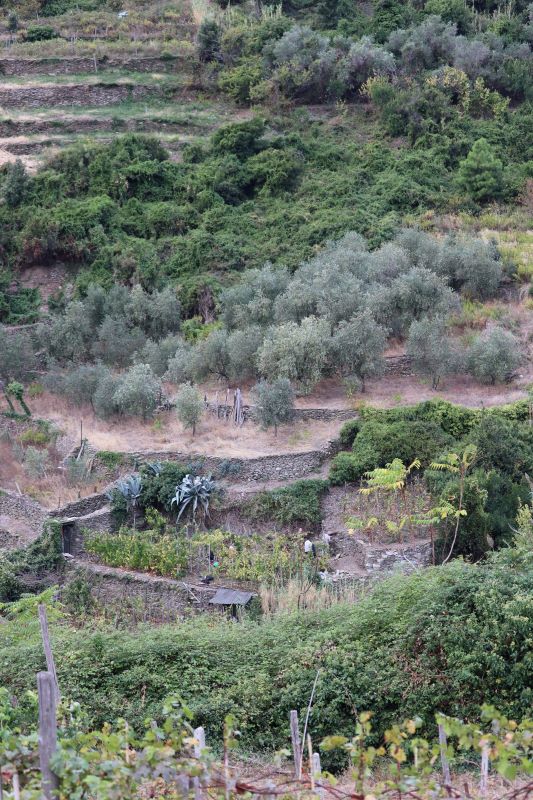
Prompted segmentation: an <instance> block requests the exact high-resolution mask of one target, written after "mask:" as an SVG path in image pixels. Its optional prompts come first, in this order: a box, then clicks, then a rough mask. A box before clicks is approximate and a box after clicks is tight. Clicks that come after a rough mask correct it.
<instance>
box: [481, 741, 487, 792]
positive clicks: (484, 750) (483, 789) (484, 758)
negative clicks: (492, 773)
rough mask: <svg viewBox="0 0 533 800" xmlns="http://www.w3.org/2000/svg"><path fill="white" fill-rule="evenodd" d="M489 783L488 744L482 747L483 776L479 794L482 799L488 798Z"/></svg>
mask: <svg viewBox="0 0 533 800" xmlns="http://www.w3.org/2000/svg"><path fill="white" fill-rule="evenodd" d="M488 783H489V748H488V746H487V745H486V744H484V745H482V747H481V775H480V778H479V793H480V795H481V797H486V796H487V788H488Z"/></svg>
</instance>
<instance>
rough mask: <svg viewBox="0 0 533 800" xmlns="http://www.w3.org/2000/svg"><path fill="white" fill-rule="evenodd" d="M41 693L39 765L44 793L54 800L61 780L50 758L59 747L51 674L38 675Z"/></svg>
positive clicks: (47, 799)
mask: <svg viewBox="0 0 533 800" xmlns="http://www.w3.org/2000/svg"><path fill="white" fill-rule="evenodd" d="M37 690H38V693H39V763H40V767H41V776H42V779H41V780H42V782H41V786H42V792H43V798H45V800H53V798H54V796H55V794H56V792H57V790H58V789H59V778H58V777H57V775H56V774H55V773H54V772H52V769H51V767H50V758H51V757H52V755H53V754H54V752H55V750H56V747H57V722H56V694H55V682H54V676H53V675H52V673H51V672H39V673H37Z"/></svg>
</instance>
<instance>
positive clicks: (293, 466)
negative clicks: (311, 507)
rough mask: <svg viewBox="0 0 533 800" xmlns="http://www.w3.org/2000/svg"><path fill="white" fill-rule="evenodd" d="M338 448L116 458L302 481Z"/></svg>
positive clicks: (240, 477) (154, 453) (146, 453)
mask: <svg viewBox="0 0 533 800" xmlns="http://www.w3.org/2000/svg"><path fill="white" fill-rule="evenodd" d="M337 449H338V445H337V444H336V443H335V442H330V443H329V445H328V446H327V447H325V448H324V449H322V450H308V451H306V452H303V453H282V454H280V455H268V456H258V457H257V458H218V457H214V456H204V455H202V454H200V453H182V452H180V451H174V452H170V451H169V452H161V451H160V450H142V451H139V452H134V453H119V454H117V455H120V456H121V458H122V464H123V465H129V466H130V467H131V468H132V469H133V468H135V466H136V465H138V464H140V463H142V462H145V461H179V462H181V463H182V464H194V465H199V466H200V467H201V469H202V471H203V472H211V473H214V474H216V475H219V476H221V477H222V476H223V475H224V473H225V472H227V474H231V475H232V477H234V478H235V480H238V481H239V482H241V481H270V480H294V479H297V478H303V477H305V476H306V475H309V474H310V473H313V472H316V471H317V470H319V469H320V467H321V466H322V464H323V463H324V462H325V461H326V460H327V459H328V458H331V456H332V455H334V454H335V453H336V452H337ZM96 458H98V455H97V456H96Z"/></svg>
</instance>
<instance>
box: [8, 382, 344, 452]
mask: <svg viewBox="0 0 533 800" xmlns="http://www.w3.org/2000/svg"><path fill="white" fill-rule="evenodd" d="M0 402H2V403H3V402H4V401H3V400H2V401H0ZM31 409H32V412H33V413H34V415H35V416H36V417H41V418H43V419H48V420H50V421H52V422H54V423H55V424H56V425H57V426H58V427H59V428H61V430H62V431H64V433H65V435H67V436H68V437H69V438H70V439H72V441H76V440H79V436H80V422H81V421H83V435H84V436H85V437H87V439H88V440H89V443H90V444H91V445H92V446H93V447H95V448H97V449H98V450H114V451H120V452H132V451H139V450H161V451H173V450H177V451H185V452H191V453H201V454H205V455H212V456H222V457H228V458H230V457H236V458H253V457H256V456H262V455H272V454H277V453H280V454H281V453H299V452H306V451H308V450H318V449H320V448H322V447H324V446H325V445H326V444H327V443H328V441H329V440H330V439H333V438H334V437H335V436H336V435H337V434H338V431H339V429H340V427H341V424H342V423H341V422H327V423H326V422H315V421H313V422H298V423H297V424H295V425H290V426H289V425H285V426H282V427H280V429H279V432H278V435H277V437H276V436H275V435H274V432H273V431H263V430H261V428H259V427H258V426H257V425H254V424H253V423H251V422H247V423H246V424H245V425H243V426H242V427H240V428H238V427H236V426H235V425H234V424H233V423H232V422H231V421H230V420H227V421H225V420H222V419H220V420H219V419H216V418H215V417H214V416H213V415H212V414H210V413H206V414H205V416H204V417H203V419H202V421H201V422H200V424H199V426H198V428H197V432H196V436H195V437H193V436H192V434H191V433H190V432H189V431H185V430H184V429H183V427H182V425H181V423H180V422H179V421H178V418H177V416H176V413H175V412H174V411H163V412H161V413H159V414H158V415H157V417H156V418H155V419H153V420H148V421H146V422H143V421H141V420H138V419H132V418H118V419H117V418H114V419H112V420H102V419H98V417H96V416H95V414H94V412H93V411H92V409H91V408H90V407H89V406H86V407H83V408H76V407H73V406H71V405H69V404H68V403H67V402H66V400H64V399H63V398H61V397H58V396H56V395H52V394H49V393H47V392H45V393H44V394H43V395H41V396H40V397H36V398H33V399H32V401H31ZM6 410H7V408H6Z"/></svg>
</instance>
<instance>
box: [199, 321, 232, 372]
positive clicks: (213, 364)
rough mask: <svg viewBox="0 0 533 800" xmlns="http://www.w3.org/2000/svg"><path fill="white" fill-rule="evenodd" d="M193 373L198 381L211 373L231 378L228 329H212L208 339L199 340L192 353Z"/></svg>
mask: <svg viewBox="0 0 533 800" xmlns="http://www.w3.org/2000/svg"><path fill="white" fill-rule="evenodd" d="M191 374H192V375H193V376H194V378H195V380H197V381H201V380H203V379H204V378H207V377H208V376H209V375H215V376H216V377H217V378H224V379H225V380H228V379H229V376H230V355H229V349H228V333H227V331H225V330H223V329H217V330H214V331H211V333H210V334H209V336H208V337H207V338H206V339H202V340H201V341H199V342H198V344H197V345H196V347H195V348H194V349H193V351H192V353H191Z"/></svg>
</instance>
